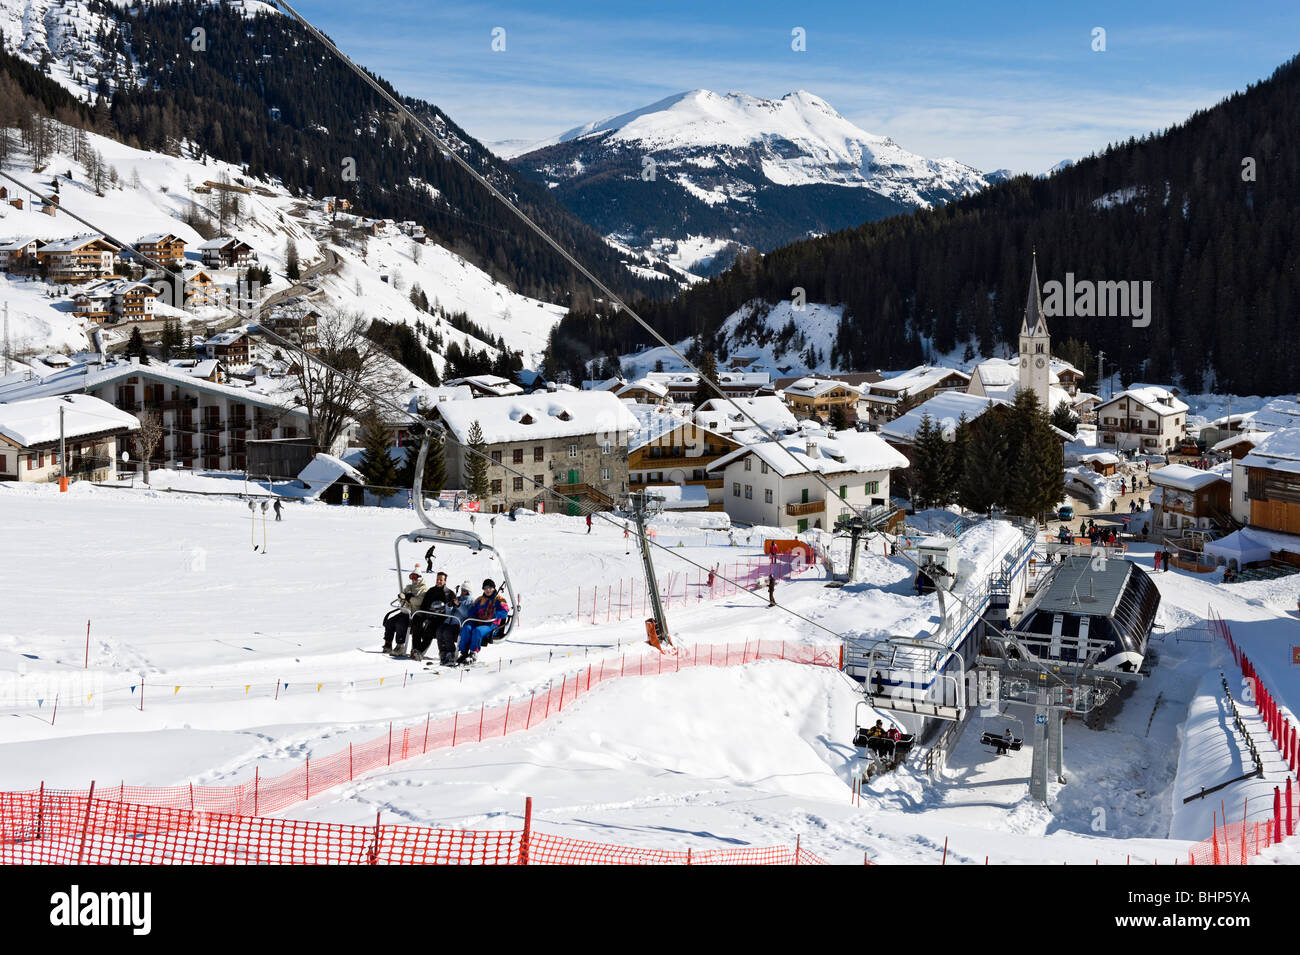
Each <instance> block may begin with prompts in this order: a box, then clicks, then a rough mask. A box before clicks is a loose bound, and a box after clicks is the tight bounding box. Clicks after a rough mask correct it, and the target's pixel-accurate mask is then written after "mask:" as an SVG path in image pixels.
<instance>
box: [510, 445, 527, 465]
mask: <svg viewBox="0 0 1300 955" xmlns="http://www.w3.org/2000/svg"><path fill="white" fill-rule="evenodd" d="M511 460H512V461H513V462H514V463H515V464H523V463H524V449H523V448H515V450H514V453H513V454H512V455H511Z"/></svg>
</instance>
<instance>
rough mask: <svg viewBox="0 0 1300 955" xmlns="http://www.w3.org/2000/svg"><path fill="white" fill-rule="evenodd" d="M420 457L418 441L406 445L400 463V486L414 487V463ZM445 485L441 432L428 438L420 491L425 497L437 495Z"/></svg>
mask: <svg viewBox="0 0 1300 955" xmlns="http://www.w3.org/2000/svg"><path fill="white" fill-rule="evenodd" d="M419 458H420V445H419V444H418V443H412V444H408V445H407V446H406V460H405V461H404V462H403V463H402V473H401V477H400V481H401V486H402V487H409V488H411V489H414V488H415V465H416V463H417V462H418V461H419ZM446 486H447V454H446V445H445V442H444V441H443V437H442V434H441V433H438V434H435V435H434V436H433V437H431V438H430V439H429V453H428V455H427V456H426V457H425V459H424V478H423V480H422V481H421V482H420V492H421V493H422V494H424V495H425V496H426V497H429V496H434V497H436V496H437V495H438V492H439V491H441V490H442V489H443V488H444V487H446Z"/></svg>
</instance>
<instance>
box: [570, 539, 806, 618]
mask: <svg viewBox="0 0 1300 955" xmlns="http://www.w3.org/2000/svg"><path fill="white" fill-rule="evenodd" d="M813 566H814V565H812V564H809V563H807V562H806V561H805V560H803V558H802V556H801V555H799V554H798V553H788V554H768V555H767V556H765V557H752V558H749V559H747V560H737V561H731V562H729V563H724V564H718V565H717V568H716V572H714V573H710V572H709V570H708V569H707V568H702V567H697V568H695V569H694V570H692V571H675V572H673V573H669V574H665V575H664V576H663V577H661V578H660V579H659V597H660V599H661V600H662V601H663V602H664V608H665V609H667V610H671V609H673V608H674V607H677V608H682V607H691V606H694V605H696V604H699V603H701V602H702V601H705V600H721V599H723V598H724V597H734V596H735V595H736V594H738V593H740V591H742V590H746V591H750V592H751V593H757V594H759V595H760V596H762V597H766V596H767V589H766V588H767V578H768V577H769V576H770V577H774V578H776V579H777V580H789V579H790V578H791V577H794V576H796V575H798V574H801V573H803V572H804V571H805V570H809V569H811V568H812V567H813ZM576 609H577V613H576V615H575V619H576V620H577V622H578V623H583V622H587V623H596V624H599V623H613V622H615V621H618V620H632V619H637V618H641V617H646V616H648V615H649V613H650V601H649V598H648V594H647V591H646V587H645V582H644V581H643V580H640V579H638V578H635V577H627V578H622V579H620V580H617V581H614V582H612V583H607V584H605V585H604V586H603V587H579V588H578V602H577V607H576Z"/></svg>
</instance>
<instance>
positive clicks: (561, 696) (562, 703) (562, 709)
mask: <svg viewBox="0 0 1300 955" xmlns="http://www.w3.org/2000/svg"><path fill="white" fill-rule="evenodd" d="M568 682H569V676H568V674H565V676H564V679H563V680H561V681H560V707H559V709H558V710H556V712H557V713H563V712H564V688H565V686H566V685H568Z"/></svg>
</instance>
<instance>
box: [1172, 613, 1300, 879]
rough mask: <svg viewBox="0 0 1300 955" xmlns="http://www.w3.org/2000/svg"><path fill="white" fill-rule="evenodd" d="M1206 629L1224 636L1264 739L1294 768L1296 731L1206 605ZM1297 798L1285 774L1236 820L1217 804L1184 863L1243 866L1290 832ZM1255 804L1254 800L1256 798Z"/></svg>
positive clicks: (1298, 753)
mask: <svg viewBox="0 0 1300 955" xmlns="http://www.w3.org/2000/svg"><path fill="white" fill-rule="evenodd" d="M1209 626H1210V632H1211V633H1213V634H1215V635H1217V636H1218V637H1219V638H1220V639H1222V640H1223V642H1224V644H1225V645H1226V646H1227V647H1228V650H1229V651H1230V652H1231V653H1232V659H1233V661H1234V662H1235V663H1236V664H1237V666H1238V667H1240V668H1241V675H1242V677H1244V678H1245V679H1246V680H1248V681H1249V683H1248V684H1247V685H1248V686H1249V687H1250V692H1251V693H1253V695H1254V697H1255V698H1254V700H1253V701H1252V700H1247V701H1246V702H1253V703H1254V704H1255V706H1256V707H1258V709H1259V715H1260V718H1261V719H1262V720H1263V722H1264V726H1265V728H1266V729H1267V731H1268V734H1269V737H1270V738H1271V739H1272V740H1273V743H1274V744H1275V745H1276V746H1277V751H1278V753H1279V754H1280V755H1281V758H1282V760H1283V761H1284V762H1285V763H1286V764H1287V768H1288V769H1289V770H1290V771H1291V772H1295V771H1296V769H1297V761H1300V732H1298V731H1297V728H1296V726H1295V725H1294V724H1293V723H1292V722H1291V719H1290V712H1289V711H1288V710H1285V709H1284V708H1283V707H1282V705H1281V704H1280V702H1279V701H1278V699H1277V698H1276V697H1275V696H1273V694H1272V692H1271V691H1270V690H1269V689H1268V688H1267V687H1266V686H1265V685H1264V684H1263V682H1262V681H1261V680H1260V678H1259V673H1258V671H1257V670H1256V669H1255V665H1254V664H1253V663H1252V662H1251V660H1250V658H1249V657H1248V656H1246V653H1245V651H1243V650H1242V649H1241V648H1240V647H1239V646H1238V645H1237V642H1236V641H1235V640H1234V639H1233V637H1232V629H1231V628H1230V627H1229V626H1228V622H1227V621H1226V620H1224V619H1223V618H1222V617H1220V616H1219V615H1218V614H1217V613H1215V611H1214V608H1213V607H1211V608H1210V613H1209ZM1297 797H1300V787H1295V786H1293V785H1292V781H1291V778H1290V777H1289V776H1288V777H1287V778H1286V790H1285V793H1284V792H1283V789H1282V786H1280V785H1277V786H1274V787H1273V798H1272V800H1271V802H1272V805H1267V804H1266V805H1263V806H1258V805H1257V806H1256V807H1255V808H1254V809H1251V807H1250V804H1249V802H1247V804H1246V805H1245V806H1243V808H1242V812H1241V818H1240V819H1238V820H1236V821H1234V822H1229V821H1228V813H1227V808H1226V807H1225V806H1223V805H1222V804H1220V811H1219V812H1217V813H1215V823H1214V829H1213V832H1212V833H1211V834H1210V838H1208V839H1203V840H1202V841H1200V842H1198V843H1196V845H1194V846H1192V848H1191V849H1190V850H1188V862H1189V863H1191V864H1192V865H1246V864H1248V863H1249V861H1250V859H1251V857H1253V856H1257V855H1259V853H1260V852H1262V851H1263V850H1264V849H1267V848H1268V847H1269V846H1272V845H1276V844H1277V843H1279V842H1281V841H1282V840H1283V839H1285V838H1287V837H1289V836H1291V835H1293V834H1294V832H1295V826H1296V823H1297V819H1298V818H1300V816H1298V814H1297V810H1300V807H1298V806H1297V804H1296V800H1297ZM1257 802H1258V800H1257Z"/></svg>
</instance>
